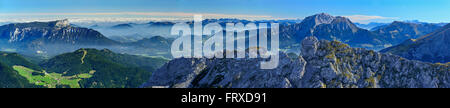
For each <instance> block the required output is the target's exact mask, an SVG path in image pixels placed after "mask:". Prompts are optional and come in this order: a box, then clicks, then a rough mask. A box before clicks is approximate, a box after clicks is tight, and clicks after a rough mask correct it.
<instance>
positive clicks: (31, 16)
mask: <svg viewBox="0 0 450 108" xmlns="http://www.w3.org/2000/svg"><path fill="white" fill-rule="evenodd" d="M197 14H199V15H202V16H203V18H204V19H217V18H238V19H247V20H264V19H277V18H273V17H272V16H265V15H240V14H215V13H183V12H110V13H0V16H1V17H0V22H31V21H51V20H60V19H69V20H70V21H71V22H130V21H131V22H134V21H161V20H165V21H173V20H192V17H193V16H194V15H197Z"/></svg>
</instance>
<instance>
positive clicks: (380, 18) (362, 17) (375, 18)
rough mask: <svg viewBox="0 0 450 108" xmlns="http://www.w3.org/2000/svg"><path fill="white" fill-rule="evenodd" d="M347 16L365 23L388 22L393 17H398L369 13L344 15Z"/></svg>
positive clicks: (353, 20)
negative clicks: (370, 14) (371, 14)
mask: <svg viewBox="0 0 450 108" xmlns="http://www.w3.org/2000/svg"><path fill="white" fill-rule="evenodd" d="M344 17H347V18H349V19H350V20H351V21H352V22H358V23H362V24H367V23H370V22H373V21H382V22H388V21H392V20H395V19H398V18H396V17H383V16H369V15H350V16H344Z"/></svg>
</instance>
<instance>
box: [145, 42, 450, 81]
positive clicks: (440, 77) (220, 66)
mask: <svg viewBox="0 0 450 108" xmlns="http://www.w3.org/2000/svg"><path fill="white" fill-rule="evenodd" d="M302 42H303V43H302V45H303V47H302V53H301V55H302V56H299V57H298V58H295V59H294V58H289V57H288V56H287V55H286V54H284V53H281V54H280V63H279V64H280V65H279V66H278V67H277V68H276V69H271V70H263V69H260V67H259V63H260V62H261V61H264V60H265V59H217V58H215V59H206V58H200V59H187V58H179V59H174V60H172V61H170V62H169V63H167V64H166V65H164V66H163V67H162V68H160V69H159V70H157V71H156V72H155V73H154V74H153V75H152V77H151V78H150V80H149V81H148V82H147V83H146V84H144V85H143V86H142V87H161V86H164V87H173V88H215V87H218V88H221V87H224V88H320V87H323V88H447V87H450V83H448V82H449V81H450V79H449V78H448V77H449V72H450V68H449V64H431V63H424V62H419V61H412V60H407V59H404V58H401V57H400V56H396V55H390V54H382V53H378V52H375V51H372V50H366V49H363V48H351V47H349V46H348V45H347V44H343V43H341V42H337V41H331V42H330V41H326V40H321V41H318V40H317V38H315V37H307V38H306V39H304V40H303V41H302Z"/></svg>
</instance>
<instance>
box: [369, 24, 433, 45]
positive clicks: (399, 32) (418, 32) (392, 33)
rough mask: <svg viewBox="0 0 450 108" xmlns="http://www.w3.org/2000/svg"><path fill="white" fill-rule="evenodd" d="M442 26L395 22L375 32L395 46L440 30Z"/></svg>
mask: <svg viewBox="0 0 450 108" xmlns="http://www.w3.org/2000/svg"><path fill="white" fill-rule="evenodd" d="M439 28H441V26H439V25H437V24H430V23H409V22H400V21H395V22H393V23H391V24H389V25H385V26H382V27H380V28H378V29H376V30H374V31H373V32H375V33H377V34H380V35H381V36H383V38H384V39H386V40H387V41H389V42H390V43H391V44H393V45H397V44H399V43H401V42H403V41H405V40H408V39H415V38H419V37H421V36H424V35H426V34H428V33H431V32H433V31H435V30H438V29H439Z"/></svg>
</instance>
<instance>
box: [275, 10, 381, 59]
mask: <svg viewBox="0 0 450 108" xmlns="http://www.w3.org/2000/svg"><path fill="white" fill-rule="evenodd" d="M308 36H317V37H318V38H319V39H325V40H339V41H342V42H344V43H347V44H349V45H350V46H352V47H359V48H368V49H382V48H385V46H386V45H389V42H387V41H385V40H384V39H383V38H380V37H381V36H380V35H378V34H376V33H373V32H370V31H369V30H365V29H362V28H359V27H357V26H356V25H355V24H353V23H352V22H351V21H350V20H349V19H348V18H345V17H340V16H338V17H335V16H331V15H329V14H326V13H321V14H316V15H313V16H309V17H306V18H305V19H304V20H303V21H302V22H301V23H297V24H293V25H289V26H284V27H281V28H280V40H281V41H282V42H281V43H283V44H282V45H281V46H282V47H284V48H292V47H295V50H294V52H295V51H299V50H298V49H299V48H300V46H299V43H300V41H301V40H302V39H304V38H305V37H308Z"/></svg>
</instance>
